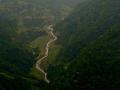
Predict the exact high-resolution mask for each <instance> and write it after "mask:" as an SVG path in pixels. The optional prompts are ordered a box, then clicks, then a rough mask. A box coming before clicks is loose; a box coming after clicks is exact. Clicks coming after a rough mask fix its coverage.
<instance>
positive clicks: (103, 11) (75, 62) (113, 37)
mask: <svg viewBox="0 0 120 90" xmlns="http://www.w3.org/2000/svg"><path fill="white" fill-rule="evenodd" d="M119 4H120V1H119V0H116V1H114V0H89V1H87V2H84V3H82V4H80V5H79V6H78V7H77V8H76V9H75V10H74V12H73V14H71V15H70V16H69V17H68V18H66V19H65V20H64V21H63V22H61V23H59V24H57V25H56V26H55V30H56V32H58V33H59V34H58V38H59V40H58V42H57V44H59V45H61V46H62V49H61V50H60V52H59V54H58V55H57V57H56V59H55V60H54V63H53V64H52V65H50V66H49V67H48V72H49V77H50V79H51V80H53V86H55V87H56V88H59V89H60V90H61V89H70V90H73V89H78V90H86V89H87V90H99V89H100V90H105V89H107V90H119V89H120V87H119V84H120V78H119V75H120V73H119V70H120V65H119V63H120V61H119V60H120V48H119V45H120V30H119V28H120V22H119V19H120V7H119ZM63 82H64V83H63ZM61 86H62V87H61ZM55 87H54V88H55Z"/></svg>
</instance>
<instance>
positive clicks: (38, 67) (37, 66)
mask: <svg viewBox="0 0 120 90" xmlns="http://www.w3.org/2000/svg"><path fill="white" fill-rule="evenodd" d="M52 26H53V25H49V26H48V27H47V29H48V30H49V33H50V35H51V36H52V37H53V39H50V40H49V41H48V42H47V44H46V47H45V54H44V56H43V57H42V58H40V59H39V60H38V61H37V62H36V69H38V70H39V71H40V72H42V73H43V74H44V80H45V81H46V82H47V83H50V80H49V79H48V78H47V72H45V71H44V70H43V69H42V68H41V67H40V64H41V63H42V61H43V60H44V59H45V58H47V57H48V54H49V48H50V44H51V43H53V42H54V41H56V40H57V36H56V35H55V34H54V33H53V28H52Z"/></svg>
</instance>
